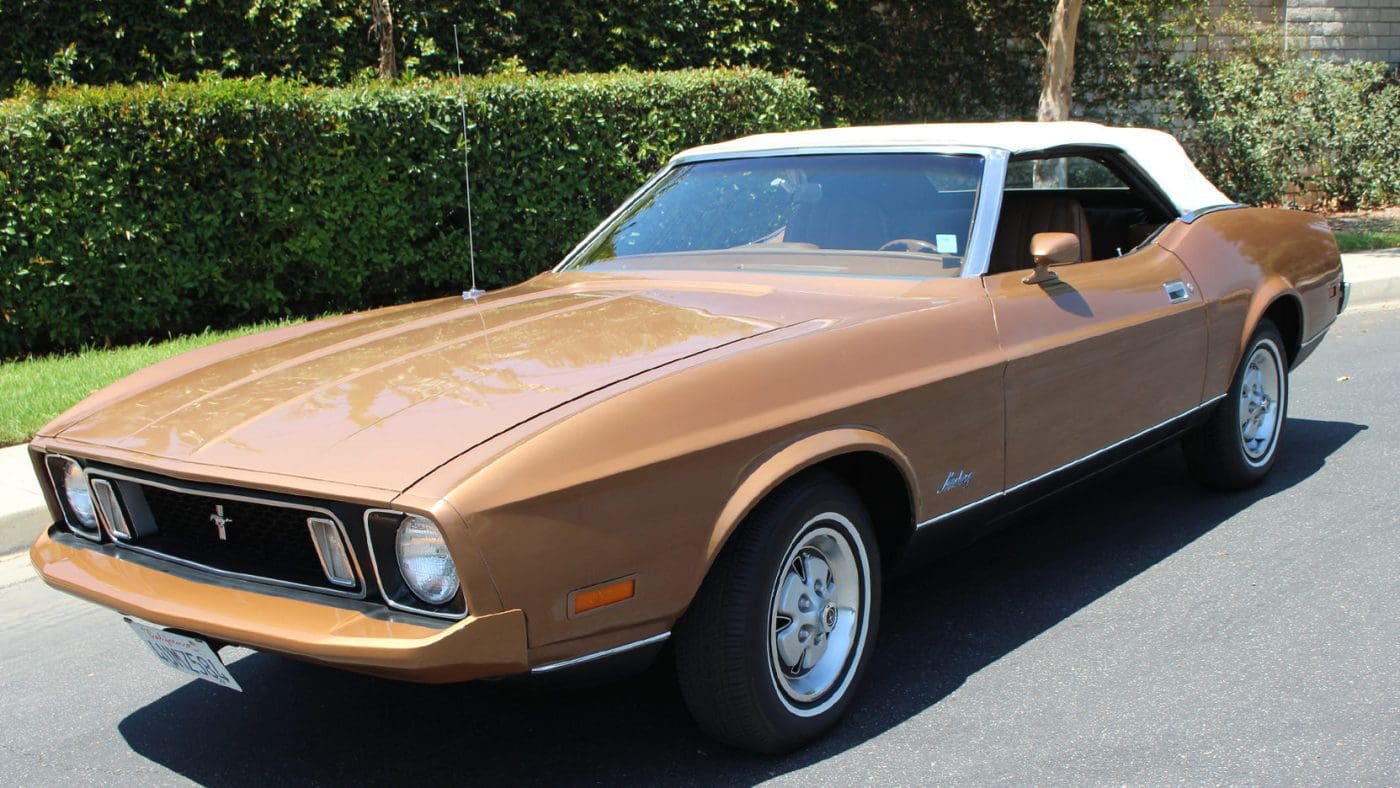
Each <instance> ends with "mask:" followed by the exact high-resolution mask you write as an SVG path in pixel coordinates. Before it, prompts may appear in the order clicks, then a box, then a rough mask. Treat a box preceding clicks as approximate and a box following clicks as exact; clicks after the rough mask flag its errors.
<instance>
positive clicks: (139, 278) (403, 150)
mask: <svg viewBox="0 0 1400 788" xmlns="http://www.w3.org/2000/svg"><path fill="white" fill-rule="evenodd" d="M459 96H460V97H462V100H463V101H464V103H465V106H466V110H467V116H468V124H469V139H470V145H471V165H472V207H473V209H474V212H475V230H476V235H475V237H476V251H477V270H478V277H479V283H480V284H481V285H482V286H485V287H498V286H501V285H504V284H507V283H510V282H514V281H518V280H520V279H522V278H524V277H527V276H530V275H532V274H534V273H537V272H539V271H541V270H543V269H545V268H547V267H548V266H550V265H552V264H553V263H555V262H556V261H557V260H558V259H559V257H560V256H561V255H562V254H563V253H564V252H565V251H567V250H568V249H569V248H570V247H571V245H572V244H573V243H575V242H576V241H577V240H578V238H580V237H581V236H582V234H583V233H584V232H586V231H587V230H588V229H589V228H590V227H591V226H592V225H593V224H595V223H596V222H597V221H598V220H599V219H600V218H601V217H602V216H603V215H605V214H606V213H607V212H608V211H609V210H611V209H612V208H613V207H614V206H615V205H616V204H617V203H618V202H619V201H621V200H622V199H623V198H624V197H625V196H626V195H627V194H628V193H630V192H631V191H632V190H633V189H635V188H636V187H637V186H638V185H639V184H640V183H641V182H642V181H643V180H644V179H645V178H646V176H648V175H649V174H650V173H651V172H652V171H653V170H654V169H656V168H657V167H658V166H660V164H662V163H663V162H664V161H665V160H666V159H667V158H668V157H669V156H670V155H672V154H673V153H675V152H676V151H677V150H679V149H681V148H684V147H688V146H691V145H695V144H700V143H704V142H711V141H716V140H721V139H726V138H730V137H734V136H739V135H742V134H747V133H752V132H758V131H767V130H779V129H791V128H800V127H808V126H812V125H814V124H815V123H816V120H817V117H818V107H817V106H816V104H815V102H814V99H813V97H812V92H811V90H810V89H809V88H808V87H807V85H806V83H804V82H803V81H801V80H798V79H792V78H784V77H775V76H771V75H768V74H764V73H762V72H755V71H731V70H723V71H682V72H671V73H666V74H638V73H631V74H626V73H624V74H616V75H605V76H599V75H580V76H570V77H557V78H537V77H507V76H499V77H488V78H469V79H468V80H467V81H466V82H465V83H464V84H463V85H461V86H460V88H459V85H458V83H457V82H456V81H455V80H452V81H440V82H413V83H408V84H402V85H398V86H381V85H366V86H361V87H350V88H335V89H331V88H309V87H304V86H299V85H295V84H291V83H287V82H282V81H277V80H263V79H255V80H248V81H235V80H210V81H205V82H199V83H184V84H171V85H166V86H163V87H152V86H137V87H107V88H91V89H81V90H59V91H53V92H51V93H49V94H48V96H47V97H46V98H43V99H26V100H11V101H7V102H3V103H0V316H2V317H3V319H0V357H12V356H16V355H21V354H26V353H34V352H41V351H51V350H61V349H71V348H75V347H78V346H81V345H84V344H90V343H103V342H109V341H110V342H125V341H131V340H141V339H146V338H149V337H152V336H157V335H162V334H165V333H167V332H187V331H196V330H200V329H203V328H205V327H215V328H218V327H224V326H231V325H235V324H239V323H244V322H248V321H250V320H261V319H266V318H269V317H276V316H282V315H312V314H318V313H324V312H327V311H336V310H346V309H355V308H362V307H365V306H370V305H376V304H385V303H391V302H397V301H403V300H407V299H411V298H415V297H421V296H426V295H430V294H442V293H446V292H456V291H460V290H461V289H464V288H465V286H466V284H467V282H468V273H467V271H468V257H467V238H466V235H467V227H466V211H465V209H464V200H463V186H462V147H461V120H460V115H459V110H458V101H459Z"/></svg>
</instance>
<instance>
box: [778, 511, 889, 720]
mask: <svg viewBox="0 0 1400 788" xmlns="http://www.w3.org/2000/svg"><path fill="white" fill-rule="evenodd" d="M779 566H780V569H779V571H778V576H777V578H776V579H775V581H774V583H773V593H772V597H771V601H770V602H769V605H768V620H769V621H770V622H771V631H770V636H769V641H768V657H769V665H770V668H771V674H772V677H773V682H774V684H775V686H776V687H777V688H778V690H779V695H780V698H781V699H782V701H783V703H784V705H786V706H787V707H788V708H789V710H791V711H793V712H794V713H797V714H801V715H803V716H806V715H808V714H817V713H820V712H821V711H823V710H824V709H825V708H826V707H827V706H829V705H830V704H832V703H834V702H835V701H836V700H838V699H839V698H840V697H841V695H842V694H843V691H844V689H845V687H846V686H847V685H848V684H849V683H850V680H851V678H852V676H853V675H854V673H855V671H853V670H852V669H851V667H852V665H853V663H854V657H855V656H856V655H858V654H859V653H860V650H861V649H862V648H864V645H865V639H866V636H867V633H868V630H869V621H870V611H869V605H868V600H869V599H870V562H869V557H868V556H867V555H866V551H865V545H864V543H863V542H862V540H861V538H860V535H859V533H858V532H857V531H856V528H855V526H854V525H853V524H852V523H851V521H850V520H848V519H846V518H845V517H843V516H841V515H839V514H836V513H834V512H827V513H825V514H821V515H818V516H816V517H814V518H812V519H811V520H810V521H808V522H807V523H806V524H805V525H804V526H803V527H802V528H801V529H800V530H799V531H798V534H797V537H796V538H795V539H793V541H792V544H791V545H789V546H788V549H787V551H786V553H785V554H784V557H783V561H782V563H781V564H780V565H779Z"/></svg>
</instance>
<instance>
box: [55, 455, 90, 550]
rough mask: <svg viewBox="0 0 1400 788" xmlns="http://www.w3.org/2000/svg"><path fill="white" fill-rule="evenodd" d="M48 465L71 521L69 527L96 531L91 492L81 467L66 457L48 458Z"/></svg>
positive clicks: (85, 474)
mask: <svg viewBox="0 0 1400 788" xmlns="http://www.w3.org/2000/svg"><path fill="white" fill-rule="evenodd" d="M48 463H49V472H50V473H51V474H52V476H53V480H54V485H55V486H56V487H58V494H59V495H60V496H62V498H63V502H64V503H65V504H66V507H65V509H66V510H67V511H66V513H67V515H68V516H69V517H70V518H72V520H73V522H70V523H69V525H72V526H73V527H74V528H75V529H79V530H86V531H96V530H97V511H96V510H95V509H94V508H93V505H92V490H91V489H90V488H89V487H88V480H87V473H85V472H84V471H83V469H82V466H80V465H78V463H76V462H73V461H72V460H70V459H68V458H67V457H55V456H50V457H49V458H48ZM85 535H87V536H91V534H85Z"/></svg>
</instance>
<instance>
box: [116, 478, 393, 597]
mask: <svg viewBox="0 0 1400 788" xmlns="http://www.w3.org/2000/svg"><path fill="white" fill-rule="evenodd" d="M96 472H97V473H100V474H101V475H102V477H104V478H108V479H121V480H122V481H127V482H131V483H132V484H137V485H142V486H147V487H159V488H161V489H162V490H170V491H171V492H177V493H182V494H185V495H200V496H204V497H208V498H218V499H222V500H225V501H241V502H243V503H255V504H260V505H263V506H276V507H278V508H280V509H292V510H294V511H298V512H311V513H314V514H321V515H325V517H326V519H328V520H330V521H331V522H333V523H335V524H336V527H337V528H339V529H340V538H341V539H343V540H345V544H346V546H347V550H346V552H348V553H349V555H350V562H351V563H352V564H353V565H354V569H355V578H356V580H357V581H358V584H359V586H360V591H359V593H356V592H353V591H342V590H340V589H336V588H326V587H325V586H312V585H306V584H305V583H294V582H292V581H290V580H278V579H277V578H275V577H263V576H262V575H247V574H243V573H242V572H232V571H229V570H227V569H219V568H217V567H213V566H208V565H206V564H201V563H199V562H198V561H191V560H189V559H186V558H179V557H177V556H173V555H169V554H168V553H162V552H160V551H159V550H152V549H150V548H148V547H142V546H140V545H136V544H131V543H129V542H124V541H122V540H120V539H117V540H113V541H114V543H115V544H116V545H117V546H118V547H120V548H121V549H123V550H131V551H132V552H136V553H141V554H142V555H149V556H151V557H153V558H159V559H161V560H163V561H170V562H172V563H176V564H180V565H181V566H188V567H190V568H192V569H199V570H201V571H204V572H209V573H210V574H214V575H218V576H220V577H233V578H237V579H239V580H248V581H251V582H254V583H266V584H268V585H273V586H281V587H283V588H298V589H301V590H303V591H314V592H316V593H318V594H330V595H331V596H340V597H347V598H349V599H364V598H365V597H366V596H367V595H368V588H369V586H368V584H367V583H365V581H364V573H363V572H362V571H361V570H360V562H359V559H358V558H356V556H355V551H354V550H353V549H350V548H349V545H350V538H349V533H348V532H347V531H346V530H345V524H344V523H342V522H340V519H339V518H337V517H336V516H335V514H334V513H332V512H331V511H330V510H329V509H322V508H321V507H319V506H305V505H302V504H291V503H286V502H284V501H275V500H271V499H268V498H259V497H257V496H252V495H238V494H233V495H226V494H222V493H210V492H206V491H203V490H196V489H194V488H193V487H181V486H179V485H178V484H172V483H169V482H159V481H152V480H150V479H143V478H140V477H136V476H129V475H127V474H124V473H120V472H115V471H108V470H101V469H99V470H97V471H96ZM156 528H157V531H159V528H160V524H159V523H157V524H156Z"/></svg>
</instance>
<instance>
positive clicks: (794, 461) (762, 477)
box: [698, 427, 920, 577]
mask: <svg viewBox="0 0 1400 788" xmlns="http://www.w3.org/2000/svg"><path fill="white" fill-rule="evenodd" d="M856 452H873V453H875V454H879V455H880V456H882V457H884V458H886V459H887V460H889V461H890V462H891V463H893V464H894V465H895V466H896V467H897V468H899V472H900V474H901V475H902V476H903V477H904V483H905V488H906V489H908V490H909V491H910V493H909V494H910V496H911V500H910V502H909V504H910V507H911V509H910V510H911V511H916V512H917V511H920V508H919V501H918V494H919V493H918V490H919V487H918V485H917V484H916V483H915V476H914V468H913V466H912V465H911V464H910V462H909V459H908V458H907V457H905V456H904V453H903V452H902V451H900V450H899V447H897V446H895V445H894V443H893V442H892V441H890V440H889V439H888V438H886V437H885V436H884V435H881V434H880V433H878V432H875V431H874V430H871V429H869V428H866V427H836V428H833V429H830V430H825V431H822V432H818V433H815V434H812V435H807V436H805V437H802V438H799V439H797V440H795V441H793V442H791V443H789V444H787V445H786V446H783V447H781V448H778V449H776V450H775V451H773V452H772V453H770V454H767V455H765V456H764V457H763V458H762V459H760V460H758V461H757V462H755V463H754V465H753V466H752V467H751V468H750V469H749V470H748V471H747V472H746V473H745V474H744V476H743V478H742V480H741V481H740V482H739V484H738V486H737V487H736V488H735V489H734V492H733V493H732V494H731V495H730V496H729V502H728V503H727V504H726V505H725V507H724V509H722V510H721V511H720V515H719V518H718V519H717V520H716V521H715V524H714V529H713V530H712V531H711V533H710V540H709V547H708V549H707V550H706V551H705V555H704V564H703V565H702V566H701V567H699V570H700V571H699V573H698V574H699V576H700V577H704V576H705V575H706V574H707V573H708V571H709V567H710V565H711V564H713V563H714V561H715V559H716V558H718V557H719V551H720V550H722V549H723V548H724V545H725V543H726V542H728V541H729V537H730V535H731V534H733V533H734V531H735V529H737V528H738V527H739V524H740V523H742V522H743V521H744V518H745V517H747V516H748V515H749V512H751V511H753V508H754V507H755V506H757V505H758V503H759V502H760V501H762V500H763V499H764V498H765V497H767V496H768V495H769V494H770V493H772V492H773V491H774V490H776V489H777V488H778V487H779V486H780V485H782V484H783V483H784V482H786V481H788V480H789V479H792V478H793V477H795V476H797V475H798V474H799V473H801V472H802V471H804V470H807V469H808V468H812V467H814V466H816V465H818V464H820V463H822V462H824V461H826V460H829V459H832V458H833V457H838V456H841V455H843V454H853V453H856Z"/></svg>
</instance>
